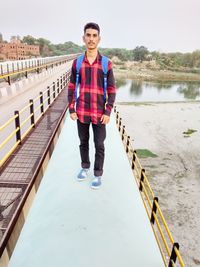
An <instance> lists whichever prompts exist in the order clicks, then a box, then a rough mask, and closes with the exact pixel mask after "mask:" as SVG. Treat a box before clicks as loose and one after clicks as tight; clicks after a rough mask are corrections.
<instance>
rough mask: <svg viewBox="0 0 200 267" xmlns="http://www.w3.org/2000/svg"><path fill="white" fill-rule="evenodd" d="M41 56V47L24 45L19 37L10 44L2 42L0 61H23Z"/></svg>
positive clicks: (0, 44)
mask: <svg viewBox="0 0 200 267" xmlns="http://www.w3.org/2000/svg"><path fill="white" fill-rule="evenodd" d="M38 56H40V50H39V45H28V44H26V43H22V42H21V41H20V40H19V39H18V38H17V37H14V38H12V39H11V41H10V43H5V42H0V60H22V59H28V58H32V57H38Z"/></svg>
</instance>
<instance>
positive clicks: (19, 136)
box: [15, 110, 21, 144]
mask: <svg viewBox="0 0 200 267" xmlns="http://www.w3.org/2000/svg"><path fill="white" fill-rule="evenodd" d="M15 115H18V116H17V117H16V118H15V128H16V129H17V128H19V129H18V131H17V132H16V140H17V141H20V143H19V144H21V129H20V119H19V111H18V110H15Z"/></svg>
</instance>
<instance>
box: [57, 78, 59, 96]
mask: <svg viewBox="0 0 200 267" xmlns="http://www.w3.org/2000/svg"><path fill="white" fill-rule="evenodd" d="M57 94H59V79H57Z"/></svg>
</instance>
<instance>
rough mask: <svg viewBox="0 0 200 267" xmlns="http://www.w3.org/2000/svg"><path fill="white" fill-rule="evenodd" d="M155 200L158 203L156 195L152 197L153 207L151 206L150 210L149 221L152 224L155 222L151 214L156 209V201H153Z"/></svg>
mask: <svg viewBox="0 0 200 267" xmlns="http://www.w3.org/2000/svg"><path fill="white" fill-rule="evenodd" d="M155 202H157V203H158V198H157V197H154V199H153V207H152V211H151V219H150V222H151V223H152V224H154V222H155V218H154V216H153V213H156V211H157V207H156V203H155Z"/></svg>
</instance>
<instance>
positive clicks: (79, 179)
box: [76, 177, 87, 182]
mask: <svg viewBox="0 0 200 267" xmlns="http://www.w3.org/2000/svg"><path fill="white" fill-rule="evenodd" d="M86 179H87V177H85V178H78V177H77V178H76V180H77V181H79V182H83V181H85V180H86Z"/></svg>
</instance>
